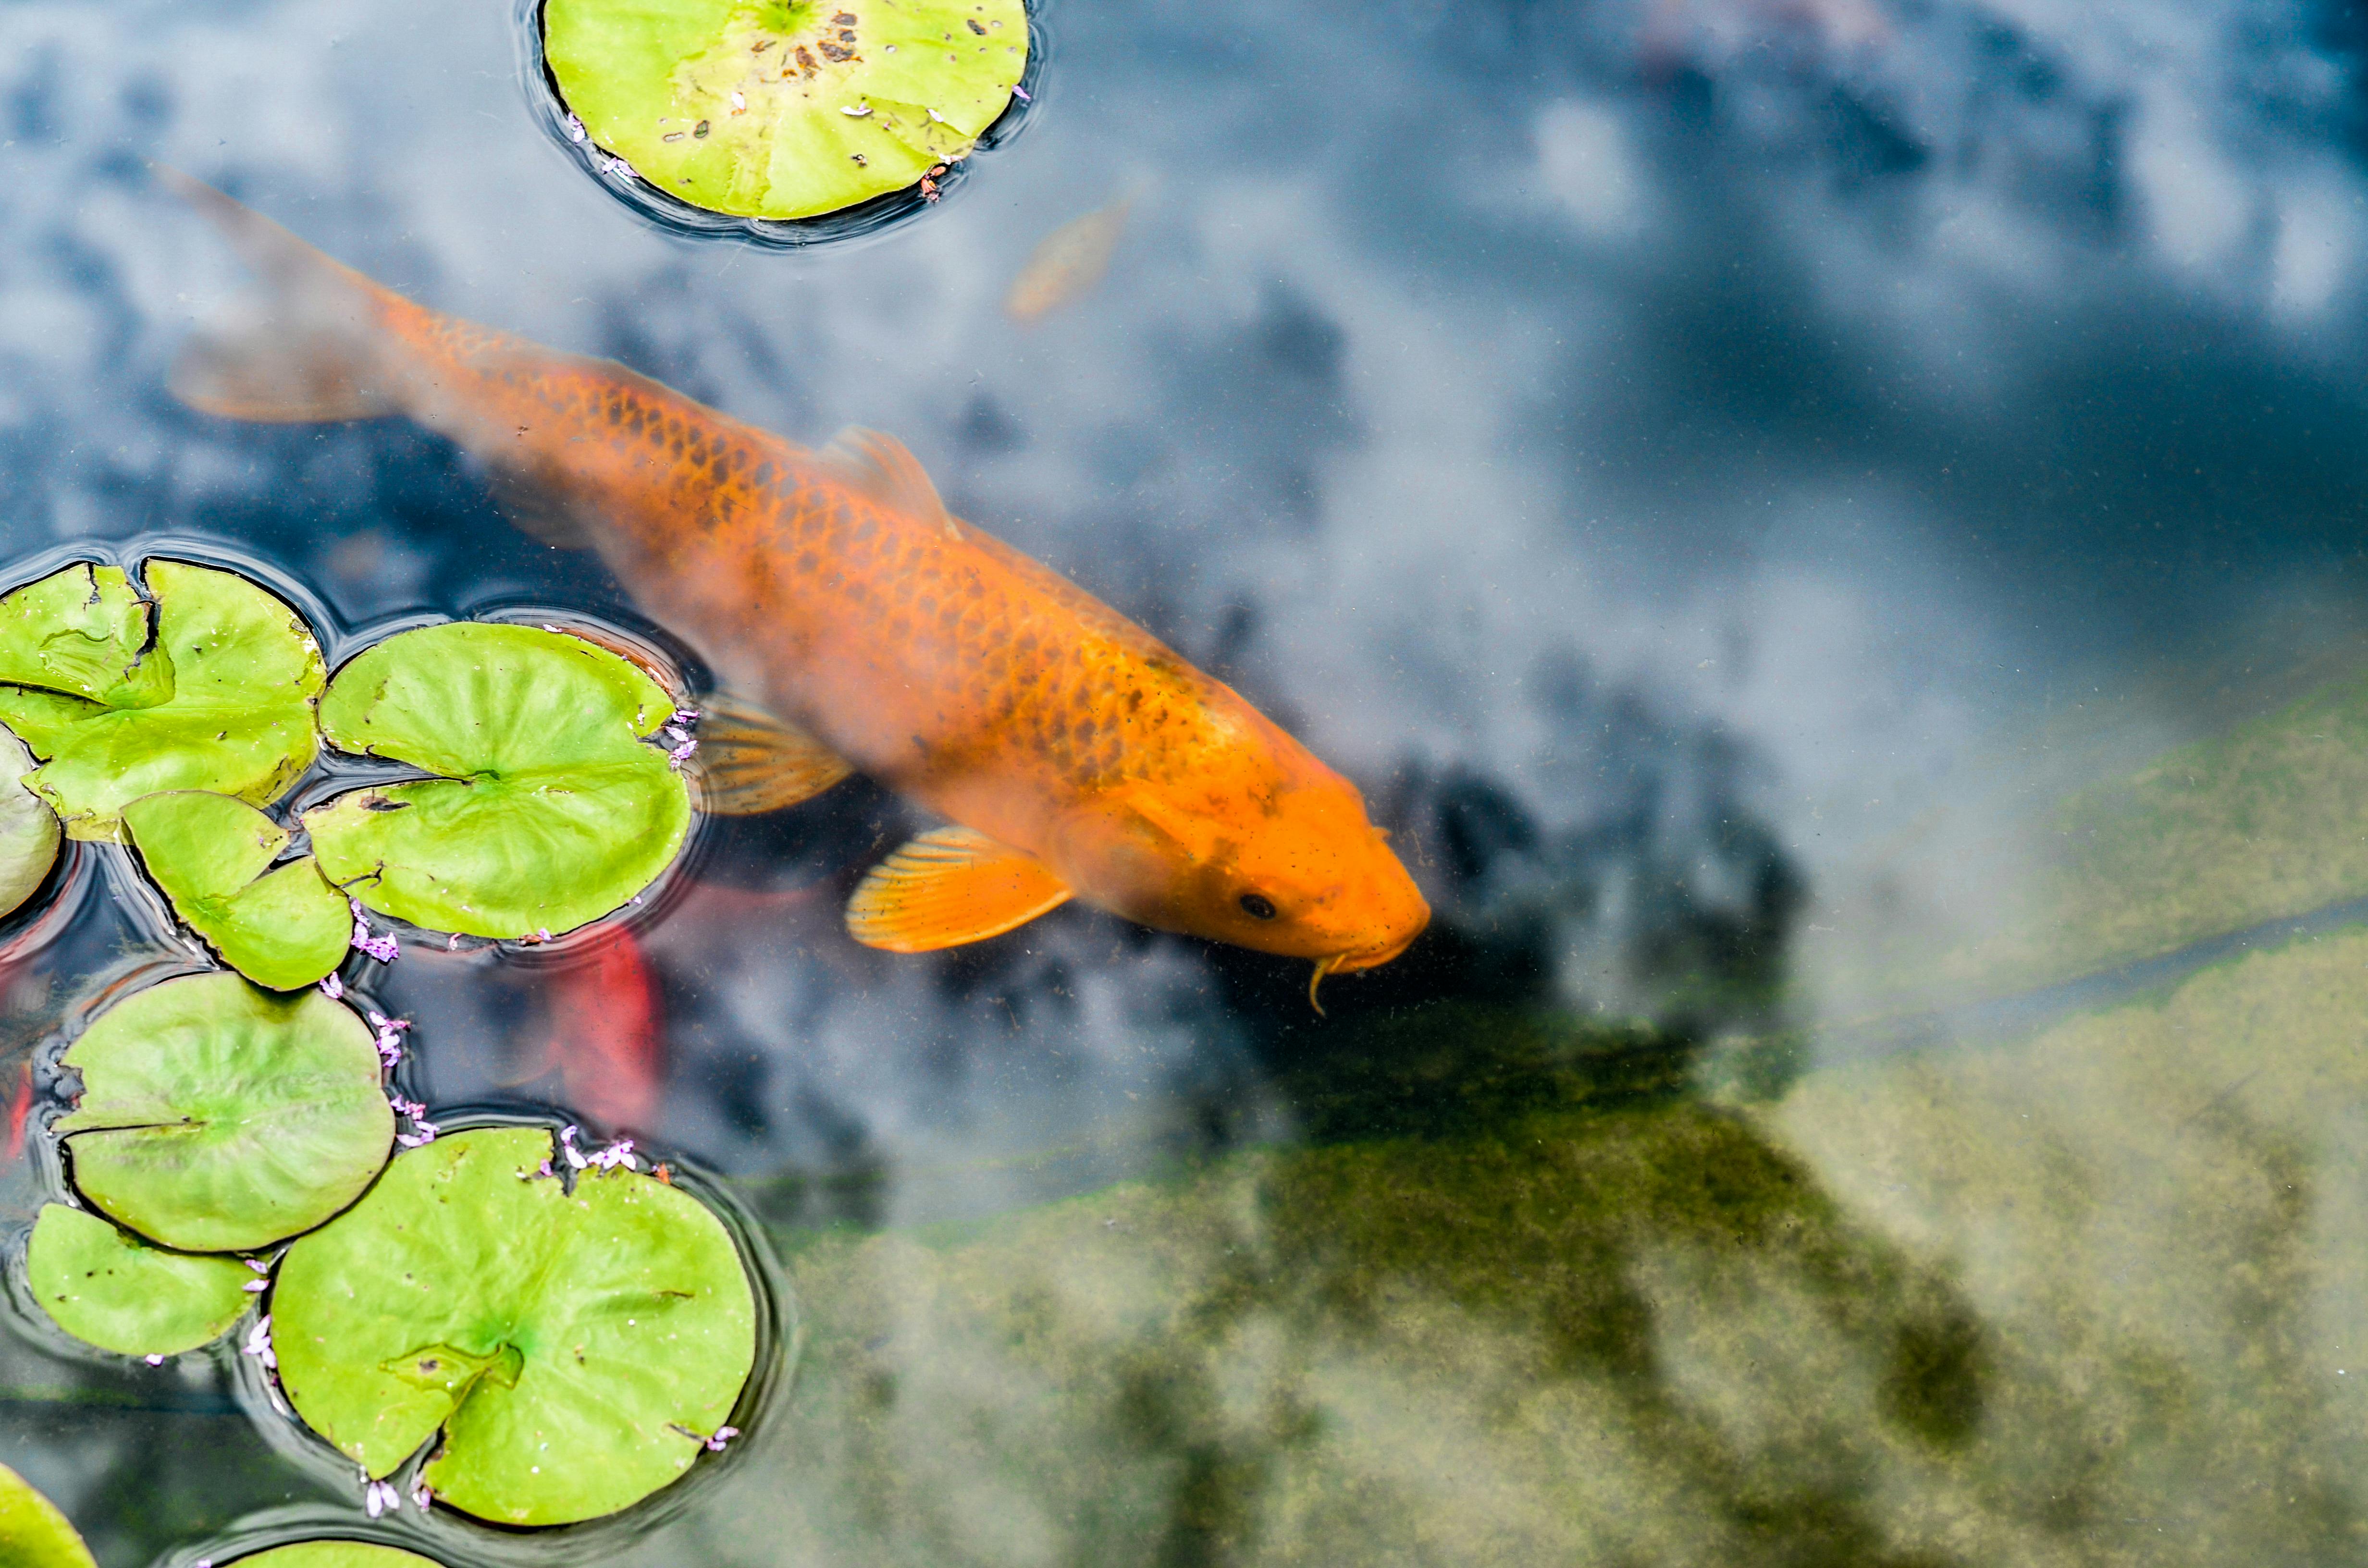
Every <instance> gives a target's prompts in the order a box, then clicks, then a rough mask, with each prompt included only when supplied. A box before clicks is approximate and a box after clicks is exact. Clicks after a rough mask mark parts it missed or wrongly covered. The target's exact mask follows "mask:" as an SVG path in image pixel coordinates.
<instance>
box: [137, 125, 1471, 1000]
mask: <svg viewBox="0 0 2368 1568" xmlns="http://www.w3.org/2000/svg"><path fill="white" fill-rule="evenodd" d="M159 177H161V178H162V179H163V180H164V181H165V183H166V184H168V185H169V186H170V187H172V188H173V189H175V190H176V191H177V192H179V193H180V194H181V195H182V196H183V197H185V198H186V199H188V200H189V201H190V202H192V203H193V204H194V205H195V206H197V207H198V208H199V210H201V211H203V212H204V213H205V214H206V215H207V216H208V217H209V218H210V219H211V220H212V221H213V222H214V223H215V224H216V225H217V226H219V227H220V228H221V229H222V232H223V233H224V234H225V235H226V236H227V237H228V238H229V240H230V241H231V243H232V244H233V245H234V246H235V247H236V248H237V250H238V251H239V253H240V254H241V256H243V257H244V259H245V261H246V262H247V264H248V265H249V266H250V267H253V268H254V269H255V270H256V272H257V273H258V274H259V275H260V276H261V277H262V278H263V280H264V281H265V283H266V285H267V286H268V299H267V301H266V302H265V308H264V312H263V315H262V317H261V319H260V320H258V321H256V322H254V323H253V324H251V325H250V326H249V327H247V328H246V329H245V330H243V331H241V332H239V333H237V334H236V335H212V336H202V337H199V339H197V340H195V341H193V342H192V343H191V344H190V345H189V346H188V348H187V349H186V350H185V351H184V353H183V356H182V358H181V359H180V361H179V363H178V364H177V365H176V367H175V369H174V373H173V390H174V392H176V394H177V395H178V396H179V397H180V398H181V399H182V400H183V401H184V402H186V403H188V404H190V405H191V406H192V407H195V408H198V409H199V410H202V411H204V412H207V413H211V414H216V415H223V416H225V417H230V418H236V419H252V420H270V421H280V422H292V421H317V420H347V419H368V418H374V417H378V416H381V415H395V414H401V415H408V416H409V417H410V418H412V419H413V420H416V422H417V423H419V424H421V425H423V426H427V428H428V429H431V430H434V431H436V432H438V434H440V435H443V436H445V437H449V438H450V439H451V440H452V441H454V442H456V443H457V444H459V445H460V446H461V448H463V449H466V450H467V451H469V452H470V453H472V455H473V456H474V457H476V458H477V459H478V460H480V461H482V462H483V463H484V465H485V466H486V468H487V470H488V471H489V473H490V476H491V482H492V484H493V487H494V489H495V493H496V494H497V497H498V498H499V499H501V501H502V502H503V504H504V506H505V509H506V510H507V512H508V514H509V515H510V516H511V517H512V518H513V519H514V520H515V521H517V522H518V525H519V526H520V527H521V528H525V529H526V530H527V531H528V532H529V533H531V534H533V535H535V536H536V537H538V538H541V539H544V540H549V541H550V542H552V543H554V544H570V545H576V546H582V547H588V548H590V549H593V550H596V551H598V553H599V556H600V558H601V560H602V561H603V562H605V563H606V564H607V565H608V567H609V570H610V571H611V572H613V573H614V574H615V575H616V577H617V579H618V581H619V582H620V583H622V584H624V585H626V587H627V588H628V589H629V590H630V591H631V592H632V595H633V597H634V598H635V600H636V602H637V603H638V604H639V605H640V607H641V608H642V609H643V611H644V612H645V613H647V614H648V615H649V616H651V617H652V618H653V619H655V620H657V621H659V622H661V623H662V624H664V625H666V626H667V627H669V628H672V629H673V630H674V631H676V632H677V634H679V635H682V636H684V637H685V638H686V639H687V640H688V641H689V642H690V643H691V644H692V646H694V647H695V648H697V649H698V650H699V652H700V655H701V657H703V658H705V659H706V660H707V661H708V663H709V664H710V665H712V667H713V668H714V669H715V671H716V672H717V674H718V676H719V677H720V678H721V680H722V681H723V685H724V687H726V688H727V694H737V695H736V697H734V696H732V695H727V696H726V697H725V698H724V699H723V700H721V701H717V702H714V703H711V705H710V711H709V716H708V718H707V719H705V720H703V721H702V722H701V723H700V755H701V761H702V763H703V765H704V778H703V790H704V801H703V803H704V805H705V806H706V808H707V809H708V810H711V811H720V812H755V811H767V810H772V809H776V808H778V807H781V806H786V805H790V804H792V803H794V802H796V801H800V800H803V799H805V798H806V797H808V796H810V795H813V794H816V793H819V792H820V791H821V790H825V789H827V788H829V787H830V786H831V785H832V784H834V783H837V781H838V780H839V779H841V778H845V777H846V776H847V774H848V772H849V771H850V770H860V771H861V772H863V773H866V774H869V775H870V776H871V777H872V778H876V779H879V780H880V781H881V782H882V783H883V784H885V785H887V786H888V787H889V788H891V789H893V790H896V791H898V792H899V793H901V794H903V795H905V796H906V797H908V798H909V799H911V800H913V801H917V802H919V803H920V804H921V805H923V806H926V807H928V809H929V810H930V811H932V812H936V813H938V814H939V815H940V816H943V817H946V818H948V819H950V823H949V825H947V826H944V827H939V828H936V829H934V830H932V831H930V832H928V833H924V834H922V835H919V836H918V837H916V838H914V839H913V840H911V841H910V842H908V843H906V844H905V845H904V846H902V847H901V848H899V849H897V850H896V851H895V852H894V854H892V855H891V856H889V858H887V859H886V860H884V861H882V863H880V864H879V865H877V866H874V867H872V868H871V870H870V871H869V872H867V873H866V875H865V876H864V877H863V879H862V881H860V883H859V884H858V886H857V887H856V890H855V892H854V894H853V895H852V897H851V898H850V899H849V900H848V906H847V914H846V919H847V928H848V932H849V933H850V934H851V935H852V936H853V937H855V938H856V939H857V940H858V941H860V942H863V943H867V944H869V945H871V946H872V947H876V948H884V949H890V950H893V951H896V952H925V951H928V950H931V949H939V948H947V947H952V946H955V945H958V944H960V943H963V942H973V941H978V940H980V939H982V938H984V937H993V936H996V935H999V934H1000V933H1002V932H1006V931H1008V930H1011V929H1012V928H1014V927H1015V926H1020V925H1022V924H1024V923H1026V922H1027V921H1030V920H1032V919H1034V918H1035V917H1036V916H1038V915H1042V914H1043V913H1045V912H1046V911H1047V910H1050V909H1053V908H1054V907H1056V906H1057V905H1059V904H1061V903H1064V902H1066V901H1067V900H1069V899H1071V898H1076V899H1081V900H1083V901H1084V902H1086V903H1089V904H1092V905H1094V906H1095V907H1097V908H1099V909H1104V910H1108V911H1110V913H1112V914H1114V915H1122V916H1124V917H1126V918H1127V919H1130V920H1133V921H1137V922H1139V923H1141V924H1143V925H1145V926H1155V927H1157V928H1159V929H1161V930H1167V931H1178V932H1184V933H1187V934H1189V935H1191V936H1196V937H1208V938H1212V939H1213V940H1217V941H1222V942H1231V943H1235V944H1237V945H1239V946H1242V947H1246V948H1252V949H1258V950H1260V951H1264V952H1269V953H1278V954H1282V955H1285V956H1288V957H1294V958H1303V959H1311V960H1315V977H1314V979H1313V980H1312V981H1311V982H1310V983H1309V995H1310V997H1311V998H1312V997H1313V996H1314V995H1315V987H1316V986H1317V985H1318V984H1320V983H1322V981H1323V979H1324V977H1325V976H1326V974H1329V973H1333V972H1336V971H1350V970H1361V969H1370V968H1372V967H1373V966H1374V965H1376V964H1381V963H1386V962H1387V961H1389V960H1391V959H1393V958H1395V957H1396V956H1397V955H1398V954H1399V953H1400V952H1402V951H1404V950H1405V949H1406V944H1407V943H1409V942H1411V941H1412V940H1413V939H1414V938H1415V937H1416V936H1417V934H1418V933H1419V932H1420V931H1421V930H1422V929H1423V927H1424V926H1426V925H1427V924H1428V923H1429V919H1430V909H1429V905H1428V904H1426V903H1424V902H1423V898H1422V895H1421V893H1420V892H1418V891H1417V889H1416V887H1415V884H1414V881H1413V879H1412V878H1410V877H1409V876H1408V875H1407V874H1406V868H1405V867H1404V866H1403V865H1402V864H1400V863H1399V860H1398V858H1397V857H1396V856H1395V854H1393V853H1392V852H1391V850H1390V847H1389V846H1388V844H1387V843H1386V842H1384V835H1383V833H1382V831H1381V830H1380V829H1378V828H1376V827H1374V826H1373V824H1372V822H1371V821H1370V820H1369V819H1368V818H1367V816H1366V814H1365V804H1364V801H1363V799H1362V797H1360V795H1359V794H1358V792H1357V790H1356V787H1355V786H1354V785H1352V784H1350V783H1349V781H1348V780H1347V779H1345V778H1341V777H1340V776H1339V775H1338V774H1337V773H1335V772H1333V771H1332V769H1330V768H1329V767H1326V766H1325V765H1324V764H1323V763H1322V762H1320V761H1318V760H1317V759H1316V758H1315V756H1314V755H1313V754H1311V753H1310V752H1309V751H1308V750H1307V749H1306V748H1305V747H1304V746H1303V745H1301V744H1299V743H1298V742H1297V741H1295V740H1293V739H1292V737H1291V736H1290V735H1288V734H1286V733H1283V731H1282V730H1281V728H1280V727H1278V726H1277V725H1276V724H1274V723H1273V722H1271V721H1269V719H1268V718H1267V717H1266V716H1265V715H1264V714H1262V713H1260V712H1258V710H1257V709H1255V708H1253V707H1251V706H1250V704H1249V703H1247V702H1246V701H1244V700H1243V699H1242V698H1241V697H1240V696H1239V695H1237V694H1236V693H1235V691H1234V690H1233V689H1232V688H1231V687H1227V686H1225V685H1224V683H1223V682H1221V681H1217V680H1214V679H1212V678H1211V677H1210V676H1206V675H1203V674H1202V673H1201V672H1200V671H1199V670H1196V669H1194V668H1193V667H1192V666H1191V665H1190V664H1188V663H1187V662H1186V661H1185V660H1184V659H1182V658H1181V657H1179V656H1178V654H1177V653H1174V652H1173V651H1172V650H1170V649H1168V648H1167V647H1166V646H1165V645H1163V644H1162V643H1161V642H1159V641H1158V640H1157V639H1156V638H1154V637H1153V636H1152V635H1151V634H1150V633H1149V632H1147V631H1144V630H1143V628H1141V627H1139V626H1137V625H1135V624H1134V622H1133V621H1131V620H1129V619H1127V618H1126V617H1124V616H1122V615H1121V614H1119V612H1118V611H1116V610H1114V609H1112V608H1110V607H1109V606H1108V605H1105V604H1103V603H1102V602H1101V601H1100V600H1099V599H1097V598H1095V597H1093V596H1092V595H1090V594H1088V593H1087V592H1086V591H1085V590H1084V589H1082V588H1079V587H1078V586H1076V585H1075V584H1073V583H1071V582H1070V581H1068V579H1066V578H1064V577H1063V576H1061V575H1060V574H1057V573H1054V572H1053V571H1052V570H1050V569H1049V568H1047V567H1045V566H1042V565H1041V564H1039V563H1038V562H1035V561H1032V560H1030V559H1029V558H1028V557H1027V556H1024V555H1022V554H1020V553H1019V551H1015V550H1012V549H1011V548H1010V547H1008V545H1005V544H1003V543H1001V542H1000V541H998V540H995V539H994V538H992V537H990V536H989V535H987V534H986V533H985V532H984V531H982V530H981V529H979V528H976V527H974V526H973V525H972V524H969V523H966V522H962V521H961V520H959V519H957V518H955V517H951V516H949V515H948V513H947V511H946V509H945V506H944V505H943V504H942V503H941V502H940V501H939V499H938V494H937V491H936V489H935V488H934V487H933V486H932V485H931V484H930V483H929V479H928V474H926V473H925V472H923V471H922V469H921V466H920V464H919V463H918V462H917V461H916V460H915V459H914V458H913V456H912V454H911V453H909V452H907V451H906V450H905V449H904V448H903V447H902V446H900V445H898V444H897V443H896V441H895V440H894V439H893V438H892V437H887V436H883V435H881V434H878V433H876V432H871V431H848V432H845V433H843V434H842V435H841V436H840V437H838V438H837V440H835V441H834V442H833V443H832V444H831V445H830V446H829V447H827V448H825V449H822V450H820V451H814V450H809V449H804V448H802V447H798V446H795V445H792V444H791V442H789V441H787V440H784V439H783V438H781V437H779V436H775V435H773V434H771V433H770V432H768V431H765V430H759V429H757V428H755V427H754V426H748V425H744V424H742V423H740V422H739V421H738V420H735V419H733V418H730V417H728V416H726V415H722V414H719V413H717V412H716V411H715V410H713V409H711V408H707V407H705V406H703V405H701V404H700V403H695V402H693V401H692V400H690V399H689V398H687V397H685V396H683V395H682V394H680V393H679V392H673V391H671V390H669V389H668V388H666V387H665V386H662V385H660V384H659V383H658V382H656V381H652V380H650V379H649V378H648V377H646V376H642V375H637V374H636V373H634V372H633V371H632V370H629V369H625V368H624V367H623V366H621V365H619V364H616V363H614V362H613V361H609V360H605V359H593V358H585V357H582V356H579V355H573V354H565V353H561V352H558V351H556V350H552V349H548V348H543V347H538V346H537V345H534V344H531V343H529V342H526V341H524V340H523V339H520V338H518V337H514V336H511V335H507V334H505V333H500V332H496V331H494V330H492V329H490V328H487V327H483V326H478V325H474V324H471V323H468V322H463V321H460V320H457V319H455V318H453V317H450V316H447V315H442V314H439V313H438V312H434V311H431V310H428V309H427V308H425V307H423V306H420V305H417V304H415V303H413V302H412V301H408V300H406V299H404V298H403V297H402V296H401V295H399V294H396V293H394V292H393V291H392V290H387V289H384V288H381V286H379V285H378V284H376V283H373V282H371V281H370V279H369V278H364V277H362V276H361V275H360V274H359V273H357V272H354V271H352V270H350V269H349V268H347V267H343V266H340V265H339V264H338V263H336V262H335V261H332V260H330V259H329V258H328V257H327V256H324V255H322V254H321V253H320V252H319V251H317V250H314V249H313V247H312V246H310V245H308V244H304V243H303V242H302V240H299V239H297V238H296V237H295V236H294V235H292V234H290V233H288V232H287V231H286V230H284V229H282V228H280V227H279V225H278V224H276V223H273V222H270V221H269V220H268V219H266V218H263V217H262V216H260V215H259V214H257V213H255V212H253V211H251V210H248V209H246V208H245V207H243V206H241V205H240V204H239V203H237V202H236V201H233V200H232V199H230V198H229V197H227V196H224V195H223V194H222V193H221V192H220V191H217V190H215V189H213V188H212V187H210V186H206V185H203V184H200V183H199V182H198V181H196V180H193V179H190V178H189V177H188V176H184V175H179V174H176V173H174V172H172V171H168V170H160V171H159ZM759 705H761V706H759Z"/></svg>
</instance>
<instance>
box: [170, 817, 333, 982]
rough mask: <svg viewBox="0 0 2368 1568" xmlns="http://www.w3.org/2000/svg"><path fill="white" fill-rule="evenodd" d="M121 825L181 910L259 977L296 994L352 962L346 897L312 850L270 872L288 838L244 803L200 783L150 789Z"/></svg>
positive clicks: (236, 964) (230, 959)
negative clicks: (324, 872)
mask: <svg viewBox="0 0 2368 1568" xmlns="http://www.w3.org/2000/svg"><path fill="white" fill-rule="evenodd" d="M123 824H124V827H125V828H126V829H127V830H128V831H129V833H130V835H131V841H132V843H133V845H134V846H136V847H137V848H138V849H139V851H140V858H141V861H142V864H144V865H145V866H146V867H147V868H148V874H149V875H150V876H152V877H154V878H155V879H156V885H157V886H159V887H161V888H163V889H164V890H165V896H166V897H167V898H169V899H171V900H172V901H173V911H174V913H175V914H176V915H179V916H180V917H181V918H182V919H183V920H186V921H188V923H189V926H190V927H191V928H192V929H194V930H195V931H196V932H197V933H198V935H199V936H201V937H204V938H205V939H206V940H207V941H209V942H211V943H212V944H213V946H214V949H215V950H216V951H217V952H219V953H221V954H222V959H223V961H225V962H226V963H228V964H230V965H231V966H232V967H233V968H234V969H236V970H237V971H239V972H240V973H241V974H244V975H245V976H246V977H247V978H248V979H249V980H252V981H254V982H255V983H256V984H258V985H268V986H270V987H271V988H272V989H273V990H275V991H293V990H296V989H297V988H299V987H300V986H305V985H310V984H312V983H313V982H314V981H316V980H319V979H320V978H321V977H322V976H323V975H324V974H326V973H328V972H329V971H331V970H333V969H335V968H336V967H337V965H338V964H339V963H340V962H341V961H343V960H344V959H345V956H346V952H347V947H348V945H349V942H350V939H351V937H352V935H353V919H352V913H351V911H350V910H349V909H348V907H347V903H346V901H345V898H344V897H343V895H341V894H340V893H338V892H337V891H336V889H335V888H332V887H331V886H329V884H328V883H327V882H325V881H323V880H322V878H321V871H320V868H319V867H318V866H317V865H316V864H314V862H313V858H312V857H311V856H309V855H306V856H303V857H301V858H298V859H295V860H292V861H290V862H289V863H288V864H287V865H285V866H282V867H280V868H279V869H277V870H271V871H268V874H267V870H266V869H267V868H268V867H269V866H270V865H271V862H272V861H273V860H274V859H276V858H278V857H279V852H280V851H281V850H282V849H285V848H286V847H287V846H288V841H289V838H290V834H289V832H288V830H287V829H286V828H283V827H281V826H280V825H279V824H277V823H275V822H273V821H272V820H271V819H270V818H269V817H268V816H265V815H264V814H263V813H262V812H259V811H256V809H255V808H254V807H253V806H250V805H248V804H247V803H246V802H245V801H239V800H233V799H232V798H231V797H230V796H228V795H216V794H212V793H210V792H208V791H206V790H168V791H166V792H165V793H163V794H159V795H143V796H142V797H141V798H140V799H139V800H137V801H128V802H126V803H125V805H124V807H123Z"/></svg>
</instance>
